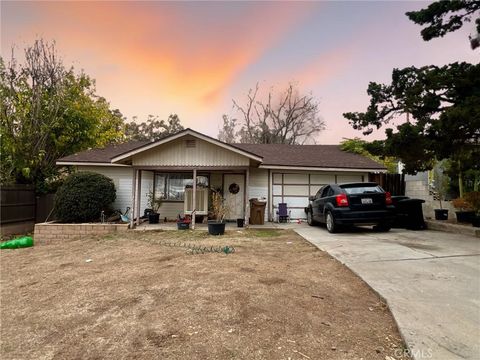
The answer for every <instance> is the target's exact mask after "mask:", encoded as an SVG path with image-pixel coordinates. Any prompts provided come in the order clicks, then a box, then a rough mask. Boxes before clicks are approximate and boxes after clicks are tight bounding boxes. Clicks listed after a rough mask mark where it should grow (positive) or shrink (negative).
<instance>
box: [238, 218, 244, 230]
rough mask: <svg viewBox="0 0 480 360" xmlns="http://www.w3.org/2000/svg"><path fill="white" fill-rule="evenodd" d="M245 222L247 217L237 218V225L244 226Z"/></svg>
mask: <svg viewBox="0 0 480 360" xmlns="http://www.w3.org/2000/svg"><path fill="white" fill-rule="evenodd" d="M244 222H245V219H237V227H239V228H242V227H243V224H244Z"/></svg>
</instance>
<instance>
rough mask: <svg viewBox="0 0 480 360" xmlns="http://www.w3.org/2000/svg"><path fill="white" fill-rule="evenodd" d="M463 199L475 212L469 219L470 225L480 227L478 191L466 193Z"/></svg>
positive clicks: (479, 196) (479, 192) (479, 198)
mask: <svg viewBox="0 0 480 360" xmlns="http://www.w3.org/2000/svg"><path fill="white" fill-rule="evenodd" d="M465 199H466V200H467V202H468V203H469V204H470V206H471V208H472V209H473V211H474V212H475V215H474V216H473V217H472V219H471V221H472V225H473V226H475V227H480V191H472V192H468V193H466V194H465Z"/></svg>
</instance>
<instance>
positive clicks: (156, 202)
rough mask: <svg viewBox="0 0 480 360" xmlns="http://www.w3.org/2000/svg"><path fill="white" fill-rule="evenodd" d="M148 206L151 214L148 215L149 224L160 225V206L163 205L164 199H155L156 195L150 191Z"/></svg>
mask: <svg viewBox="0 0 480 360" xmlns="http://www.w3.org/2000/svg"><path fill="white" fill-rule="evenodd" d="M147 199H148V206H150V209H151V210H152V211H151V212H149V213H148V222H149V223H150V224H158V222H159V220H160V213H159V212H158V211H159V210H160V206H161V205H162V201H163V200H162V199H161V198H159V197H155V193H154V192H153V191H152V190H150V191H149V192H148V194H147Z"/></svg>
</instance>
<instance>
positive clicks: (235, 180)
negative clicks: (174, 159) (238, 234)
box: [130, 166, 250, 229]
mask: <svg viewBox="0 0 480 360" xmlns="http://www.w3.org/2000/svg"><path fill="white" fill-rule="evenodd" d="M132 177H133V184H134V186H133V187H132V204H133V206H132V210H133V211H132V217H131V222H130V227H131V228H135V227H142V228H143V227H144V226H145V223H144V222H142V220H143V219H142V217H143V216H144V212H145V209H149V208H150V207H151V206H150V204H149V203H148V201H147V200H146V198H145V197H146V196H147V197H148V194H149V193H151V192H153V197H154V198H160V199H162V205H161V207H160V210H159V211H158V212H159V213H160V219H161V223H160V224H152V226H153V227H154V226H157V227H166V228H169V227H172V228H176V223H175V222H174V221H175V220H176V219H177V218H178V216H182V217H184V216H186V215H187V216H190V217H191V221H192V222H191V225H190V227H191V229H195V228H196V227H197V226H199V225H200V227H201V225H202V224H198V223H196V221H199V219H201V218H202V217H204V218H208V217H209V216H211V191H210V189H216V190H219V191H221V193H222V195H223V198H224V201H225V205H226V208H227V209H228V211H227V214H226V216H225V219H226V220H230V221H233V222H232V224H234V225H236V220H237V219H244V224H245V226H248V224H249V217H250V206H249V205H250V202H249V198H250V191H249V177H250V169H249V167H234V166H231V167H221V168H220V167H201V168H187V167H181V168H179V167H135V168H134V169H133V176H132ZM193 179H196V180H195V181H194V180H193ZM193 214H195V215H196V216H192V215H193ZM165 220H166V221H165ZM205 228H206V227H205Z"/></svg>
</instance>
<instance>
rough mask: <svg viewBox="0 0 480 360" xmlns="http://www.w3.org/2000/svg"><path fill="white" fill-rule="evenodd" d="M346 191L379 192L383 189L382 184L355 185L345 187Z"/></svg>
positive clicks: (354, 192) (351, 192)
mask: <svg viewBox="0 0 480 360" xmlns="http://www.w3.org/2000/svg"><path fill="white" fill-rule="evenodd" d="M343 189H344V190H345V192H346V193H347V194H349V195H352V194H378V193H383V190H382V188H381V187H380V186H378V185H377V186H375V185H374V186H371V185H370V186H354V187H344V188H343Z"/></svg>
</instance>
